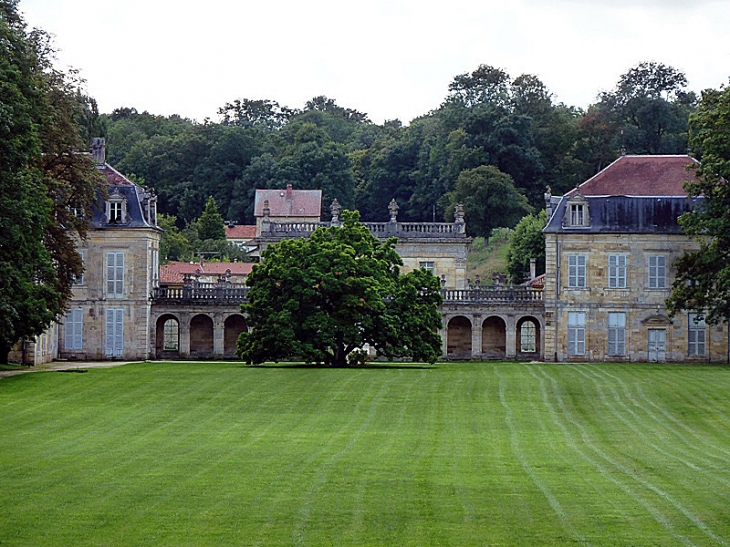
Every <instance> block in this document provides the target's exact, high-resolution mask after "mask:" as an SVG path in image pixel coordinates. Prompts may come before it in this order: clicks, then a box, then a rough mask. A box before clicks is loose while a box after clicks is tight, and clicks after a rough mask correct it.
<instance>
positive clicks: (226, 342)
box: [223, 315, 248, 359]
mask: <svg viewBox="0 0 730 547" xmlns="http://www.w3.org/2000/svg"><path fill="white" fill-rule="evenodd" d="M223 328H224V332H223V356H224V357H226V358H227V359H233V358H234V357H236V343H237V342H238V335H239V334H241V333H242V332H244V331H245V330H246V329H247V328H248V327H247V326H246V320H245V319H244V318H243V316H242V315H231V316H229V317H227V318H226V321H225V323H224V326H223Z"/></svg>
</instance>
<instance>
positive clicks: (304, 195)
mask: <svg viewBox="0 0 730 547" xmlns="http://www.w3.org/2000/svg"><path fill="white" fill-rule="evenodd" d="M267 200H268V202H269V209H270V210H271V213H270V216H271V217H311V218H313V219H317V220H319V218H320V216H321V214H322V190H293V189H292V187H291V184H290V185H288V186H287V188H286V189H282V190H256V199H255V201H254V216H256V217H262V216H264V201H267Z"/></svg>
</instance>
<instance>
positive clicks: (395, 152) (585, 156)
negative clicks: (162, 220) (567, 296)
mask: <svg viewBox="0 0 730 547" xmlns="http://www.w3.org/2000/svg"><path fill="white" fill-rule="evenodd" d="M687 85H688V84H687V79H686V77H685V75H684V74H683V73H682V72H680V71H678V70H677V69H674V68H672V67H669V66H666V65H663V64H661V63H655V62H647V63H641V64H639V65H638V66H636V67H634V68H631V69H630V70H629V71H628V72H626V74H624V75H622V76H621V77H620V79H619V81H618V82H617V83H616V86H615V88H614V89H613V90H611V91H607V92H602V93H600V94H598V95H597V99H596V102H595V103H594V104H592V105H590V106H589V107H588V108H587V110H585V111H584V110H582V109H579V108H576V107H573V106H568V105H565V104H563V103H559V102H555V101H554V98H553V95H552V94H551V92H550V91H549V90H548V89H547V88H546V86H545V85H544V84H543V83H542V82H541V81H540V79H539V78H538V77H536V76H534V75H529V74H523V75H520V76H517V77H516V78H512V77H511V76H510V75H509V74H508V73H507V72H505V71H504V70H502V69H500V68H495V67H492V66H488V65H481V66H479V67H477V68H476V69H475V70H474V71H473V72H471V73H466V74H460V75H458V76H456V77H454V79H453V80H452V82H451V83H450V84H449V86H448V94H447V96H446V97H445V98H444V100H443V102H442V103H441V104H440V105H438V106H437V107H436V108H434V109H433V110H431V111H430V112H427V113H425V114H424V115H422V116H420V117H418V118H416V119H414V120H411V121H410V123H408V124H407V125H404V124H403V123H402V122H401V121H400V120H389V121H386V122H385V123H383V124H382V125H378V124H375V123H372V122H371V121H370V120H369V118H368V115H367V114H366V113H363V112H360V111H358V110H355V109H352V108H346V107H343V106H340V105H338V104H337V102H336V101H335V100H333V99H330V98H327V97H324V96H320V97H314V98H313V99H312V100H310V101H308V102H307V103H306V104H305V105H304V106H303V107H302V108H289V107H287V106H282V105H280V104H278V103H277V102H276V101H273V100H267V99H237V100H234V101H232V102H230V103H227V104H225V105H223V106H222V107H221V108H220V109H219V112H218V114H219V119H218V121H212V120H208V119H206V120H205V121H204V122H202V123H200V122H196V121H194V120H189V119H185V118H181V117H179V116H174V115H173V116H167V117H165V116H158V115H155V114H151V113H148V112H138V111H137V110H136V109H134V108H118V109H116V110H114V111H113V112H112V113H110V114H101V115H98V119H97V120H94V124H95V127H97V128H100V129H101V132H102V133H103V136H105V137H106V138H107V153H108V160H109V162H110V163H111V164H113V165H115V166H116V167H117V168H118V169H119V170H121V171H122V172H123V173H125V174H126V175H128V176H130V177H133V178H134V179H135V180H137V181H139V182H142V183H144V184H146V185H147V186H152V187H154V189H155V190H156V192H157V194H158V196H159V210H160V212H162V213H164V214H166V215H169V216H170V217H174V218H175V219H176V222H177V225H178V227H179V228H180V229H184V228H185V227H186V226H188V225H189V224H190V223H192V222H193V221H194V220H195V219H196V218H198V217H200V215H201V214H202V212H203V210H204V209H205V206H206V203H207V202H208V198H209V197H210V196H212V197H213V198H214V200H215V203H216V204H217V206H218V208H219V210H220V213H221V215H222V216H223V217H224V219H225V220H227V221H233V222H236V223H244V224H250V223H253V221H254V218H253V197H254V192H255V190H256V188H281V187H284V186H285V185H286V184H292V185H293V186H294V188H301V189H311V188H317V189H321V190H322V194H323V200H324V203H325V207H324V208H323V209H324V210H325V211H327V210H328V207H327V206H326V204H328V203H330V202H331V201H332V200H333V199H334V198H337V200H338V201H339V202H340V204H342V206H343V207H345V208H350V209H352V208H356V209H358V210H359V211H360V213H361V215H362V218H363V219H365V220H370V221H384V220H387V219H388V207H387V205H388V202H389V201H390V200H391V198H395V199H396V200H397V201H398V204H399V205H400V212H399V218H401V219H403V220H409V221H432V220H444V219H445V220H450V216H449V215H451V214H453V207H452V206H453V204H454V203H456V202H457V201H459V202H462V203H464V205H465V211H466V213H467V218H466V220H467V229H468V231H469V234H470V235H472V236H483V237H489V235H490V233H491V231H492V229H493V228H495V227H514V226H515V225H516V224H517V222H518V221H519V220H520V218H522V217H523V216H525V215H526V214H529V213H531V212H536V210H539V209H540V208H541V207H542V206H543V204H544V202H543V194H544V193H545V191H546V189H547V188H548V187H550V188H551V190H552V192H553V193H563V192H565V191H566V190H569V189H570V188H572V187H574V186H575V185H576V184H578V183H580V182H582V181H583V180H585V179H587V178H588V177H590V176H591V175H593V174H594V173H596V172H597V171H598V170H600V169H602V168H603V167H605V166H606V165H607V164H609V163H610V162H612V161H613V160H615V159H616V158H617V157H618V156H619V155H620V154H621V153H622V151H625V152H626V153H628V154H685V153H687V143H688V138H687V137H688V119H689V116H690V114H691V113H692V112H693V111H694V109H695V108H696V103H697V96H696V95H695V93H693V92H690V91H687ZM472 202H473V203H472ZM484 204H487V205H488V207H487V209H488V210H487V211H485V207H484ZM496 204H499V206H496Z"/></svg>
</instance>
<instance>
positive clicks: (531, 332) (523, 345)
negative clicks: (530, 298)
mask: <svg viewBox="0 0 730 547" xmlns="http://www.w3.org/2000/svg"><path fill="white" fill-rule="evenodd" d="M520 351H521V352H522V353H535V352H536V351H537V328H536V327H535V323H533V322H532V321H529V320H528V321H525V322H524V323H522V327H520Z"/></svg>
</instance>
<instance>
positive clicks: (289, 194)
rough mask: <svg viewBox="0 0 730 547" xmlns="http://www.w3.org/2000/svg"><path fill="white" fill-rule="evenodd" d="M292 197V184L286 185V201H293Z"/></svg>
mask: <svg viewBox="0 0 730 547" xmlns="http://www.w3.org/2000/svg"><path fill="white" fill-rule="evenodd" d="M291 196H292V189H291V184H287V185H286V199H291Z"/></svg>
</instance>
